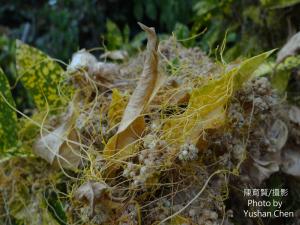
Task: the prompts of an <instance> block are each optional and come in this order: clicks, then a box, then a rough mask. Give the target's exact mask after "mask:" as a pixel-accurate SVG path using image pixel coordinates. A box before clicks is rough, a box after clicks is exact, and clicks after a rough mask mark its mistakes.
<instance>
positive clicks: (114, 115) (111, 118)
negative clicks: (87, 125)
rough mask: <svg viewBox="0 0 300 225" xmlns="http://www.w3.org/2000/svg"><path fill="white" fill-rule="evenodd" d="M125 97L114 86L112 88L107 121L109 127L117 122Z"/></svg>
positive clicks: (123, 107) (124, 103) (124, 104)
mask: <svg viewBox="0 0 300 225" xmlns="http://www.w3.org/2000/svg"><path fill="white" fill-rule="evenodd" d="M126 103H127V97H126V96H124V95H122V94H121V93H120V91H119V90H118V89H116V88H114V89H113V90H112V96H111V103H110V105H109V109H108V115H107V116H108V123H109V127H110V128H112V127H113V126H115V125H116V124H118V123H119V122H120V121H121V119H122V115H123V113H124V110H125V108H126Z"/></svg>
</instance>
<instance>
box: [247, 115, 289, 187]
mask: <svg viewBox="0 0 300 225" xmlns="http://www.w3.org/2000/svg"><path fill="white" fill-rule="evenodd" d="M267 138H268V139H269V140H270V141H271V144H272V145H273V146H274V148H275V151H271V152H266V153H265V154H263V155H260V156H251V157H250V159H249V160H248V163H247V165H246V167H247V173H248V175H249V176H250V177H251V179H252V180H253V181H254V182H255V183H256V184H261V183H262V182H263V181H264V180H266V179H268V178H269V177H270V176H271V175H272V174H273V173H275V172H278V171H279V166H280V165H281V162H282V158H281V149H282V148H283V146H284V145H285V143H286V141H287V138H288V129H287V126H286V124H285V123H284V122H283V121H281V120H275V122H274V123H273V124H272V126H271V127H270V128H269V129H268V132H267Z"/></svg>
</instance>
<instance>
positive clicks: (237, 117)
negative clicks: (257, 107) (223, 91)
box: [228, 102, 245, 127]
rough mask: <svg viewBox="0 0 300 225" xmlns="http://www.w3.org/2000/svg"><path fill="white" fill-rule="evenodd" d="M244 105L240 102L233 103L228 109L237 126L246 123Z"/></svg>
mask: <svg viewBox="0 0 300 225" xmlns="http://www.w3.org/2000/svg"><path fill="white" fill-rule="evenodd" d="M242 109H243V108H242V107H241V105H240V104H239V103H237V102H236V103H232V104H231V105H230V107H229V110H228V117H229V119H230V121H232V123H233V124H234V125H235V126H236V127H242V126H243V125H244V124H245V119H244V115H243V113H242Z"/></svg>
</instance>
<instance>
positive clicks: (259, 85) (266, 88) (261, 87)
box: [252, 77, 271, 95]
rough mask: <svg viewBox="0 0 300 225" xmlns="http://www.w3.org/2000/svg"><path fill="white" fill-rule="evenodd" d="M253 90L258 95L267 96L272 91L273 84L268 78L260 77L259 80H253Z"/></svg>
mask: <svg viewBox="0 0 300 225" xmlns="http://www.w3.org/2000/svg"><path fill="white" fill-rule="evenodd" d="M252 83H253V88H254V91H255V92H256V93H257V94H260V95H266V94H269V93H270V91H271V83H270V81H269V80H268V78H266V77H259V78H257V79H253V81H252Z"/></svg>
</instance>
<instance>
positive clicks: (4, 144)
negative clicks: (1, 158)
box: [0, 68, 17, 154]
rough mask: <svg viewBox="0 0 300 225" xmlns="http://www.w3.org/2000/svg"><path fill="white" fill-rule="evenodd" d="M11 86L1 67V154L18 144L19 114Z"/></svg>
mask: <svg viewBox="0 0 300 225" xmlns="http://www.w3.org/2000/svg"><path fill="white" fill-rule="evenodd" d="M12 107H15V102H14V100H13V98H12V95H11V92H10V86H9V83H8V81H7V79H6V76H5V75H4V73H3V71H2V69H1V68H0V154H2V153H4V152H7V151H9V149H11V148H13V147H15V146H16V145H17V129H16V124H17V116H16V112H15V111H14V110H13V108H12Z"/></svg>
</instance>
